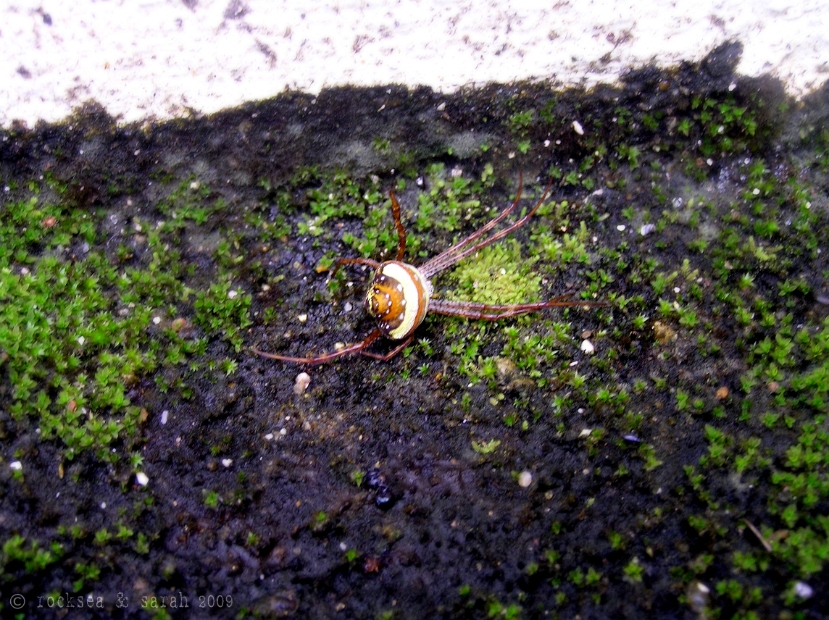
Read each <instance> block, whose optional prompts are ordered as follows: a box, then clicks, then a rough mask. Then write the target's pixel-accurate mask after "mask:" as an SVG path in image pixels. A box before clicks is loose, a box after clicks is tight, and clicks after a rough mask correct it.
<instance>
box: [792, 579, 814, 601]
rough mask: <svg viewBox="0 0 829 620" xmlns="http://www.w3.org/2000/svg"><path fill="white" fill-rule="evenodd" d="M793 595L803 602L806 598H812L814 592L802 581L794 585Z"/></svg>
mask: <svg viewBox="0 0 829 620" xmlns="http://www.w3.org/2000/svg"><path fill="white" fill-rule="evenodd" d="M794 593H795V594H796V595H797V596H798V597H799V598H801V599H803V600H804V601H805V600H806V599H808V598H812V596H813V595H814V593H815V591H814V589H812V586H810V585H809V584H808V583H805V582H803V581H798V582H797V583H796V584H794Z"/></svg>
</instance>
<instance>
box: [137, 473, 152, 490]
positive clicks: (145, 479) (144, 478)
mask: <svg viewBox="0 0 829 620" xmlns="http://www.w3.org/2000/svg"><path fill="white" fill-rule="evenodd" d="M135 481H136V482H137V483H138V484H140V485H141V486H142V487H145V486H147V484H148V483H149V482H150V477H149V476H148V475H147V474H145V473H144V472H143V471H139V472H138V473H137V474H135Z"/></svg>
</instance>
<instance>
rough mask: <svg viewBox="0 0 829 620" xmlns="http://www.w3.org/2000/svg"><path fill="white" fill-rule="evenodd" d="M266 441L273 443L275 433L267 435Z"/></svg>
mask: <svg viewBox="0 0 829 620" xmlns="http://www.w3.org/2000/svg"><path fill="white" fill-rule="evenodd" d="M265 439H266V440H267V441H271V440H272V439H273V433H268V434H267V435H265Z"/></svg>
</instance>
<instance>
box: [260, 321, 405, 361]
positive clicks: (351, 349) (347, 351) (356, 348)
mask: <svg viewBox="0 0 829 620" xmlns="http://www.w3.org/2000/svg"><path fill="white" fill-rule="evenodd" d="M382 335H383V332H381V331H380V329H379V328H378V329H375V330H374V331H373V332H371V333H370V334H369V335H368V336H366V337H365V339H364V340H363V341H362V342H357V343H355V344H350V345H348V346H347V347H345V348H343V349H340V350H339V351H333V352H331V353H323V354H322V355H318V356H316V357H291V356H289V355H277V354H275V353H265V352H264V351H260V350H259V349H257V348H255V347H253V348H252V349H251V351H253V352H254V353H256V354H257V355H261V356H262V357H267V358H268V359H272V360H279V361H280V362H290V363H292V364H307V365H308V366H315V365H316V364H324V363H326V362H330V361H331V360H334V359H337V358H338V357H342V356H344V355H351V354H352V353H359V352H362V351H363V350H364V349H365V348H367V347H368V346H370V345H371V343H372V342H374V341H375V340H377V339H378V338H379V337H380V336H382ZM395 352H396V351H395ZM363 355H366V353H363ZM370 357H373V356H370Z"/></svg>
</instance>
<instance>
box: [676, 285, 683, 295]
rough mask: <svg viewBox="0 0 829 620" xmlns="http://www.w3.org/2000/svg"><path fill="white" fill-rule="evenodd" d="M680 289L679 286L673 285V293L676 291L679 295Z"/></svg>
mask: <svg viewBox="0 0 829 620" xmlns="http://www.w3.org/2000/svg"><path fill="white" fill-rule="evenodd" d="M681 290H682V289H681V288H679V287H678V286H675V287H674V293H676V294H677V295H679V292H680V291H681Z"/></svg>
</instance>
